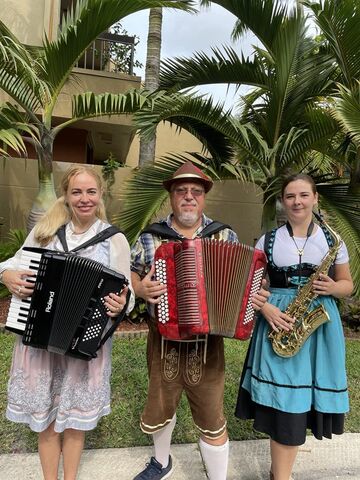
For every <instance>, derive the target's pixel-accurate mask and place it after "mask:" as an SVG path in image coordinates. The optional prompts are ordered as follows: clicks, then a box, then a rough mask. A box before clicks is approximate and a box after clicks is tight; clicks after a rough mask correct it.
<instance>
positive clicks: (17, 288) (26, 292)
mask: <svg viewBox="0 0 360 480" xmlns="http://www.w3.org/2000/svg"><path fill="white" fill-rule="evenodd" d="M33 276H34V272H33V271H31V270H5V271H4V272H3V276H2V282H3V283H4V285H6V287H7V288H8V290H9V292H11V293H12V294H13V295H16V296H18V297H22V298H26V297H29V296H30V295H31V294H32V293H33V290H34V281H33V280H31V279H29V278H28V277H33Z"/></svg>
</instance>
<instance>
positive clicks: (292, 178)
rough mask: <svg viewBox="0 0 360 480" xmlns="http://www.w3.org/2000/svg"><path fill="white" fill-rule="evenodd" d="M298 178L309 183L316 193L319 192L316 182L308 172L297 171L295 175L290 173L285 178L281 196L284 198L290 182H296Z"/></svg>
mask: <svg viewBox="0 0 360 480" xmlns="http://www.w3.org/2000/svg"><path fill="white" fill-rule="evenodd" d="M296 180H303V181H304V182H307V183H309V184H310V186H311V190H312V192H313V193H314V194H315V193H317V189H316V184H315V182H314V180H313V178H312V177H310V175H307V174H306V173H295V174H293V175H289V176H288V177H286V178H285V179H284V181H283V183H282V186H281V198H284V193H285V189H286V187H287V186H288V185H289V183H291V182H296Z"/></svg>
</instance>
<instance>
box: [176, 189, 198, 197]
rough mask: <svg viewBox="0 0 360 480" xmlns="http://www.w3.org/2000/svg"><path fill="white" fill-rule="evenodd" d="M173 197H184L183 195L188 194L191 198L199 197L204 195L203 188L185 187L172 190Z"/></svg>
mask: <svg viewBox="0 0 360 480" xmlns="http://www.w3.org/2000/svg"><path fill="white" fill-rule="evenodd" d="M173 191H174V192H175V195H177V196H178V197H185V195H186V194H187V193H188V192H190V193H191V195H192V196H193V197H201V195H203V194H204V193H205V190H204V189H203V188H185V187H178V188H174V190H173Z"/></svg>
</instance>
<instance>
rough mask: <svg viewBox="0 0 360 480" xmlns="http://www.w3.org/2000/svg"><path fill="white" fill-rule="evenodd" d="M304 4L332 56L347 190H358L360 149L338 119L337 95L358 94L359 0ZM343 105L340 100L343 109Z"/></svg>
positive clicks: (345, 96)
mask: <svg viewBox="0 0 360 480" xmlns="http://www.w3.org/2000/svg"><path fill="white" fill-rule="evenodd" d="M302 3H303V5H305V6H306V7H308V8H309V9H310V10H311V12H312V15H313V18H314V20H315V22H316V24H317V26H318V27H319V29H320V31H321V36H322V38H323V39H324V41H323V45H324V46H323V48H324V49H326V50H327V51H328V53H329V54H331V55H332V56H333V61H334V64H336V65H337V69H336V72H335V76H334V82H336V83H338V84H340V85H341V87H340V89H338V88H336V85H335V83H334V84H333V88H334V90H335V91H334V92H333V97H334V111H333V114H334V116H335V117H336V118H337V119H338V120H340V121H341V124H342V126H343V127H344V131H345V134H346V137H345V139H344V140H343V142H342V147H343V150H344V152H346V156H347V161H348V165H349V172H350V190H351V191H352V192H356V193H360V151H359V146H358V145H357V144H356V143H353V142H352V139H353V134H354V132H353V131H352V130H351V129H349V128H348V127H351V125H350V124H347V122H344V121H342V120H341V113H340V115H337V113H336V112H337V109H338V102H337V98H338V96H339V91H340V95H341V96H342V97H343V98H346V99H347V101H348V100H349V95H350V96H351V95H354V99H355V102H356V97H357V95H358V93H357V91H358V81H359V80H360V57H359V50H360V37H359V35H358V32H359V24H360V1H359V0H321V1H310V0H302ZM343 106H344V104H343V103H342V107H341V108H343Z"/></svg>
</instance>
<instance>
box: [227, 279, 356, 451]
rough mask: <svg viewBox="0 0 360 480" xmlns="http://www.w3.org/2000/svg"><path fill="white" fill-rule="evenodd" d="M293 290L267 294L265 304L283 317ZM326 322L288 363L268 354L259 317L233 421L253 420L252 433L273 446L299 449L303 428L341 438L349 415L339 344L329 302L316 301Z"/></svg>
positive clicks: (317, 434) (270, 351) (266, 331)
mask: <svg viewBox="0 0 360 480" xmlns="http://www.w3.org/2000/svg"><path fill="white" fill-rule="evenodd" d="M296 294H297V290H296V289H285V288H276V289H271V297H270V299H269V301H270V303H272V304H273V305H276V306H278V307H279V308H280V310H282V311H285V310H286V308H287V306H288V305H289V303H290V302H291V301H292V300H293V299H294V298H295V296H296ZM319 303H322V304H323V305H324V307H325V309H326V311H327V313H328V314H329V317H330V321H329V322H326V323H324V324H322V325H321V326H320V327H318V328H317V330H315V332H314V333H313V334H312V335H311V336H310V337H309V338H308V339H307V340H306V342H305V344H304V345H303V346H302V348H301V349H300V351H299V352H298V353H297V354H296V355H295V356H293V357H289V358H283V357H279V356H278V355H277V354H276V353H274V351H273V349H272V346H271V343H270V340H269V339H268V334H269V331H270V327H269V324H268V323H267V321H266V320H265V319H264V318H263V317H261V316H260V317H259V319H258V321H257V323H256V327H255V330H254V333H253V337H252V340H251V343H250V346H249V351H248V355H247V358H246V361H245V364H244V370H243V375H242V379H241V383H240V390H239V396H238V402H237V407H236V415H237V416H238V417H240V418H254V420H255V422H254V428H255V429H256V430H259V431H262V432H264V433H267V434H269V435H270V436H271V437H272V438H273V439H274V440H276V441H278V442H279V443H283V444H288V445H301V444H302V443H304V441H305V435H306V428H310V429H311V430H312V432H313V434H314V435H315V437H316V438H322V436H326V437H330V438H331V433H342V431H343V423H344V413H346V412H347V411H348V410H349V398H348V391H347V381H346V372H345V341H344V335H343V329H342V324H341V319H340V315H339V311H338V309H337V306H336V303H335V300H334V299H333V297H318V298H317V299H316V300H314V302H313V305H312V306H311V309H312V308H315V307H316V305H318V304H319Z"/></svg>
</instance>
